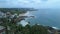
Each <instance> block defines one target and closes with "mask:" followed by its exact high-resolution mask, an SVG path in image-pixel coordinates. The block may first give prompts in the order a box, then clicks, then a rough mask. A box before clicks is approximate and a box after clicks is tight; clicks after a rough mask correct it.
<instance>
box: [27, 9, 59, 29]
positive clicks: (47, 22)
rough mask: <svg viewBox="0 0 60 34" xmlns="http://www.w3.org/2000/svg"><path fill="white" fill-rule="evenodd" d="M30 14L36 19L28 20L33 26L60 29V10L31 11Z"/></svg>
mask: <svg viewBox="0 0 60 34" xmlns="http://www.w3.org/2000/svg"><path fill="white" fill-rule="evenodd" d="M30 14H32V15H34V16H35V18H28V19H27V20H26V21H29V22H30V23H31V25H34V24H36V23H37V24H41V25H44V26H51V27H57V28H60V10H57V9H40V10H38V11H31V12H30Z"/></svg>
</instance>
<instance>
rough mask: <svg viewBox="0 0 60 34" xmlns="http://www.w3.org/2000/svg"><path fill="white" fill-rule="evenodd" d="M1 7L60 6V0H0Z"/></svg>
mask: <svg viewBox="0 0 60 34" xmlns="http://www.w3.org/2000/svg"><path fill="white" fill-rule="evenodd" d="M0 8H60V0H0Z"/></svg>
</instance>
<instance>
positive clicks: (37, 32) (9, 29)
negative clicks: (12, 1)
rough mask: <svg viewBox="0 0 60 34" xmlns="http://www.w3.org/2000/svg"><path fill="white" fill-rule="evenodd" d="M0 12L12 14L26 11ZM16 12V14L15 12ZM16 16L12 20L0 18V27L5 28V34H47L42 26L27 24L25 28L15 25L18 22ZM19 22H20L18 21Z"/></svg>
mask: <svg viewBox="0 0 60 34" xmlns="http://www.w3.org/2000/svg"><path fill="white" fill-rule="evenodd" d="M0 11H3V12H6V11H9V12H12V13H13V14H14V13H19V12H20V13H23V12H24V13H25V11H27V10H22V9H18V10H17V9H12V8H11V9H3V8H2V9H0ZM15 11H16V12H15ZM16 19H17V16H15V17H14V18H7V17H6V18H0V21H2V22H3V23H0V25H1V26H4V27H5V28H6V34H49V33H48V31H47V28H46V27H44V26H42V25H37V24H35V25H32V26H31V25H30V23H29V24H27V25H26V26H25V27H24V26H22V25H21V24H20V25H17V22H18V21H19V20H18V19H17V21H16ZM23 19H24V18H23ZM20 21H21V20H20Z"/></svg>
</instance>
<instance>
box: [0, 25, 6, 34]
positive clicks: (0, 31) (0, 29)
mask: <svg viewBox="0 0 60 34" xmlns="http://www.w3.org/2000/svg"><path fill="white" fill-rule="evenodd" d="M0 34H5V27H3V26H0Z"/></svg>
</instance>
